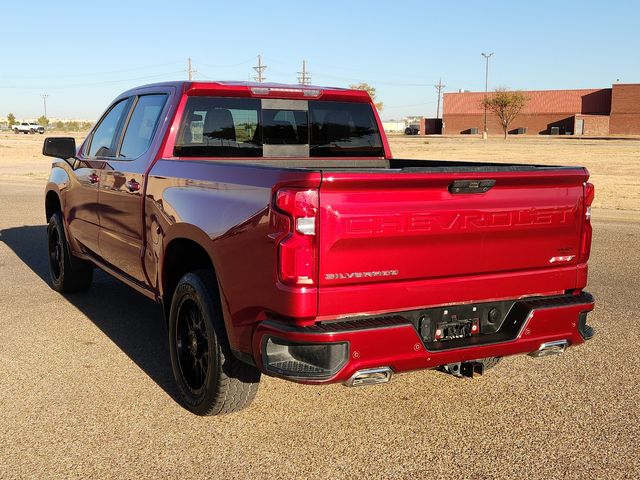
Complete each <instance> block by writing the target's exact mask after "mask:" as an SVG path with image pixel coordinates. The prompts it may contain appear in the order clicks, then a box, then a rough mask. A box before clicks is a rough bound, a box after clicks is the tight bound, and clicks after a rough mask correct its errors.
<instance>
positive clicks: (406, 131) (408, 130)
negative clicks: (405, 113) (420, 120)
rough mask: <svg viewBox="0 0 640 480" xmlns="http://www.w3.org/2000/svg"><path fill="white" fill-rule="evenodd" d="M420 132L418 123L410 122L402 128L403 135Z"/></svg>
mask: <svg viewBox="0 0 640 480" xmlns="http://www.w3.org/2000/svg"><path fill="white" fill-rule="evenodd" d="M419 133H420V125H416V124H411V125H409V126H408V127H407V128H405V129H404V134H405V135H418V134H419Z"/></svg>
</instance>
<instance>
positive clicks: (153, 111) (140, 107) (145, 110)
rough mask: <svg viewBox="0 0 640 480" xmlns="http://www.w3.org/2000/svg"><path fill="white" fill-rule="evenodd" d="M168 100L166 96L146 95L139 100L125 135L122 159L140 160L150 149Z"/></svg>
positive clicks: (121, 150)
mask: <svg viewBox="0 0 640 480" xmlns="http://www.w3.org/2000/svg"><path fill="white" fill-rule="evenodd" d="M166 98H167V97H166V95H144V96H142V97H140V98H139V99H138V103H137V104H136V107H135V109H134V110H133V114H132V115H131V119H130V120H129V125H127V131H126V132H125V134H124V139H123V141H122V147H121V148H120V155H119V156H120V157H121V158H124V159H133V158H138V157H139V156H140V155H142V154H143V153H144V152H145V151H146V150H147V148H149V145H150V144H151V137H153V132H155V129H156V125H157V123H158V118H160V112H161V111H162V107H163V106H164V102H165V100H166Z"/></svg>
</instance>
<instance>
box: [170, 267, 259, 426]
mask: <svg viewBox="0 0 640 480" xmlns="http://www.w3.org/2000/svg"><path fill="white" fill-rule="evenodd" d="M191 314H193V315H191ZM191 318H193V321H191V320H190V319H191ZM168 326H169V328H168V330H169V352H170V355H171V368H172V370H173V376H174V378H175V381H176V385H177V387H178V391H179V392H180V397H181V399H182V401H183V403H184V406H185V407H186V408H187V409H188V410H190V411H191V412H193V413H195V414H197V415H221V414H225V413H231V412H237V411H238V410H242V409H243V408H245V407H247V406H248V405H249V404H250V403H251V402H252V401H253V399H254V397H255V395H256V392H257V391H258V385H259V382H260V370H258V369H257V368H256V367H254V366H252V365H249V364H247V363H244V362H242V361H240V360H239V359H237V358H236V357H235V356H234V355H233V353H232V352H231V348H230V346H229V340H228V337H227V333H226V329H225V326H224V319H223V316H222V308H221V304H220V294H219V290H218V284H217V281H216V279H215V277H214V275H213V272H212V271H211V270H197V271H194V272H190V273H187V274H185V275H184V276H183V277H182V278H181V279H180V281H179V282H178V285H177V286H176V289H175V292H174V294H173V297H172V299H171V308H170V312H169V325H168ZM205 359H206V360H205ZM205 363H206V367H205Z"/></svg>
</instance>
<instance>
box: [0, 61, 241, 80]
mask: <svg viewBox="0 0 640 480" xmlns="http://www.w3.org/2000/svg"><path fill="white" fill-rule="evenodd" d="M182 62H183V60H181V61H178V62H169V63H158V64H155V65H146V66H139V67H132V68H124V69H119V70H109V71H103V72H90V73H89V72H84V73H83V72H79V73H77V74H75V73H74V74H69V75H3V76H2V77H3V78H4V79H6V80H20V79H24V78H28V79H30V80H47V79H52V80H55V79H58V78H78V77H95V76H99V75H112V74H116V73H126V72H133V71H136V70H146V69H151V68H158V67H167V66H169V65H178V64H181V63H182ZM245 63H246V62H245Z"/></svg>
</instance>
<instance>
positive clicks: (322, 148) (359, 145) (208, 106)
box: [174, 97, 384, 157]
mask: <svg viewBox="0 0 640 480" xmlns="http://www.w3.org/2000/svg"><path fill="white" fill-rule="evenodd" d="M174 155H176V156H178V157H383V156H384V149H383V145H382V139H381V137H380V132H379V131H378V125H377V123H376V119H375V115H374V113H373V111H372V107H371V105H370V104H368V103H354V102H330V101H320V100H279V99H256V98H224V97H190V98H189V99H188V100H187V104H186V108H185V112H184V115H183V118H182V120H181V123H180V128H179V130H178V136H177V139H176V143H175V147H174Z"/></svg>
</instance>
